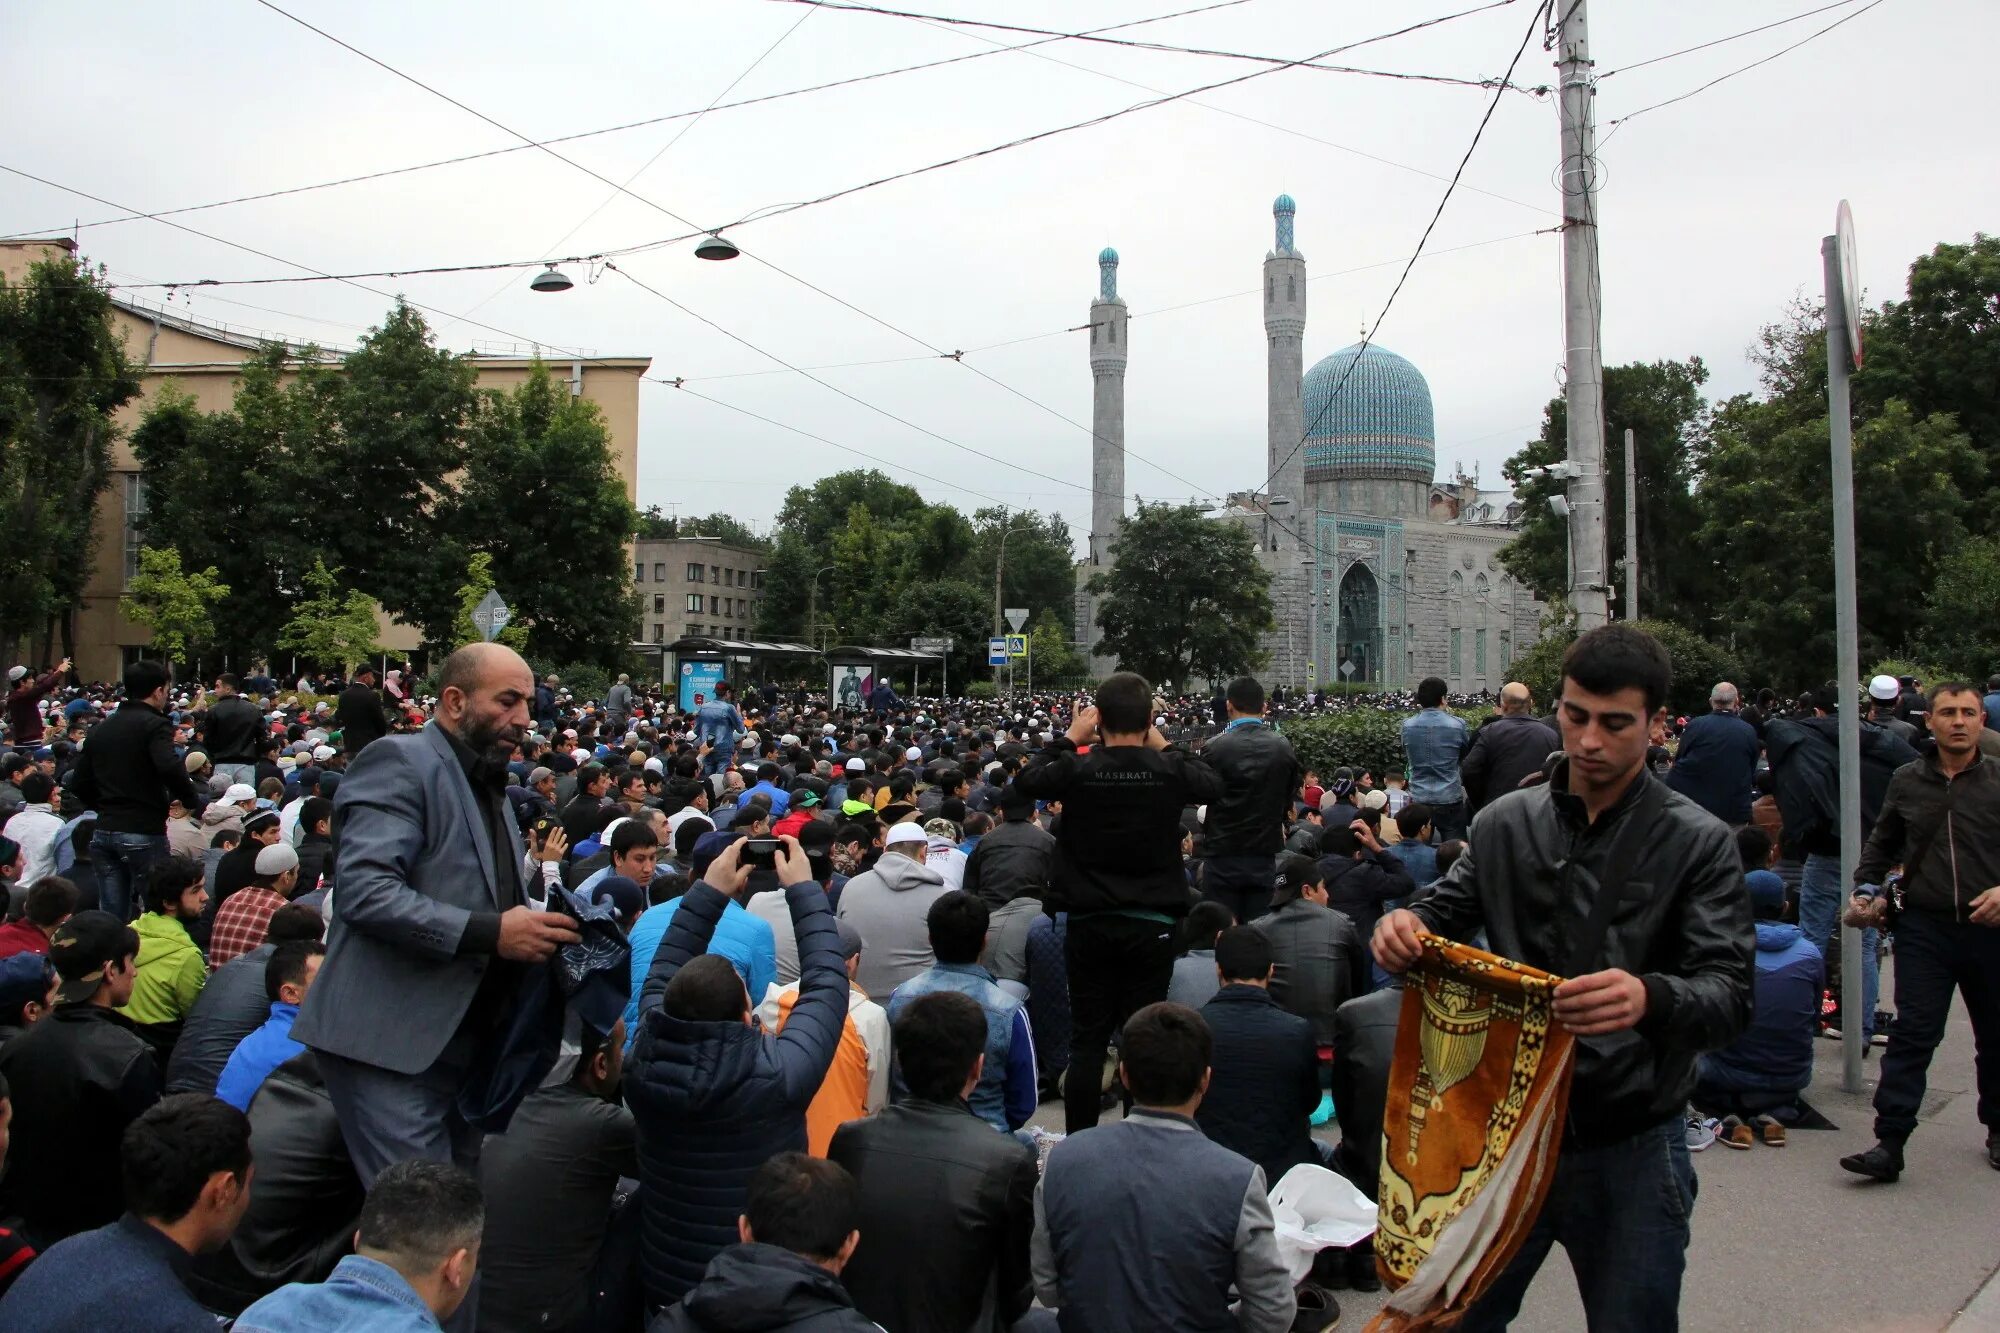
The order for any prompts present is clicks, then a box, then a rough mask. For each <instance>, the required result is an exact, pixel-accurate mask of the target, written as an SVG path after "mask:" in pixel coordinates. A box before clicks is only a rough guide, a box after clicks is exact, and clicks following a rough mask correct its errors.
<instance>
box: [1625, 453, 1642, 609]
mask: <svg viewBox="0 0 2000 1333" xmlns="http://www.w3.org/2000/svg"><path fill="white" fill-rule="evenodd" d="M1637 455H1638V450H1637V448H1636V447H1635V446H1634V445H1633V443H1632V428H1631V427H1630V426H1627V427H1626V428H1625V618H1626V619H1627V620H1637V619H1638V618H1639V468H1638V464H1637V463H1636V462H1635V461H1634V460H1635V459H1636V458H1637Z"/></svg>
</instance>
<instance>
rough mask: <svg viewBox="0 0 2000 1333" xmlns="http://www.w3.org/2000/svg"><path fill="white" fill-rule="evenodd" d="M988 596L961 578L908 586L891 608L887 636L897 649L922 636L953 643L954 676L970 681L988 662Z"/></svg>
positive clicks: (886, 627)
mask: <svg viewBox="0 0 2000 1333" xmlns="http://www.w3.org/2000/svg"><path fill="white" fill-rule="evenodd" d="M989 595H990V594H988V593H986V592H984V591H982V590H981V589H980V588H978V587H977V586H975V585H974V584H970V583H966V582H963V581H962V580H959V579H927V580H924V581H922V582H918V583H911V584H906V585H905V586H904V588H903V590H902V591H901V592H900V593H898V594H897V596H896V601H895V604H894V605H893V606H891V607H890V608H889V617H888V620H887V622H886V623H885V624H884V626H883V630H884V636H885V637H887V638H889V639H891V640H892V641H893V642H894V643H895V645H896V646H898V647H901V646H904V645H905V644H906V643H907V641H908V640H910V639H913V638H919V637H921V638H948V639H950V640H952V651H951V657H950V666H951V674H952V676H953V677H954V678H957V679H967V680H969V679H970V678H971V673H972V672H973V671H974V670H976V669H977V668H978V667H980V666H981V665H983V664H984V663H985V661H986V631H987V620H988V618H989V617H990V616H991V615H992V609H991V604H990V603H989V602H988V601H987V597H988V596H989Z"/></svg>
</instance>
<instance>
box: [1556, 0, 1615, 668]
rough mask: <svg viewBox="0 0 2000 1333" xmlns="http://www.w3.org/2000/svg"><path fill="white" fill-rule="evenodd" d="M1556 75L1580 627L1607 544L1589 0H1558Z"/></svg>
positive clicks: (1594, 595) (1585, 625)
mask: <svg viewBox="0 0 2000 1333" xmlns="http://www.w3.org/2000/svg"><path fill="white" fill-rule="evenodd" d="M1555 3H1556V5H1557V9H1558V13H1559V15H1560V19H1559V22H1558V25H1557V29H1556V70H1557V79H1556V82H1557V84H1558V85H1559V87H1560V94H1561V121H1562V190H1563V347H1564V348H1565V354H1564V372H1565V377H1564V389H1563V394H1564V398H1565V400H1566V402H1567V404H1568V409H1567V416H1568V419H1569V461H1570V462H1571V463H1572V464H1574V465H1575V468H1576V473H1575V480H1574V481H1573V482H1572V483H1571V485H1570V495H1569V501H1570V505H1571V510H1572V512H1571V514H1570V520H1569V524H1570V549H1571V552H1572V554H1573V557H1574V561H1575V564H1574V568H1573V572H1572V574H1571V576H1570V589H1569V596H1570V606H1571V608H1572V609H1573V610H1574V611H1575V612H1576V624H1577V628H1578V629H1580V630H1589V629H1595V628H1596V627H1597V626H1599V625H1602V624H1603V623H1604V622H1605V620H1606V618H1607V617H1608V615H1609V609H1610V608H1609V605H1608V602H1607V599H1606V597H1605V594H1606V592H1608V591H1609V587H1608V585H1607V584H1606V582H1605V568H1604V563H1605V549H1604V517H1605V516H1604V353H1603V350H1602V348H1601V347H1600V346H1599V336H1600V325H1601V323H1602V318H1601V315H1602V311H1601V308H1600V307H1601V306H1602V304H1603V299H1602V293H1603V287H1602V285H1601V283H1600V281H1599V278H1598V272H1597V130H1596V127H1595V124H1594V122H1593V120H1592V116H1593V113H1594V110H1595V99H1596V96H1597V90H1596V86H1595V83H1594V81H1593V77H1592V73H1591V70H1592V65H1591V63H1590V36H1589V26H1588V22H1587V20H1586V17H1585V13H1584V8H1585V0H1555Z"/></svg>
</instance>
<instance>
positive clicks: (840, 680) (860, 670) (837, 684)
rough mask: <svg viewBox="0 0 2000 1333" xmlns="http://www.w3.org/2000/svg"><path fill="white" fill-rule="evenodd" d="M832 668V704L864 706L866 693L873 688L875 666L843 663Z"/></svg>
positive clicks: (842, 706)
mask: <svg viewBox="0 0 2000 1333" xmlns="http://www.w3.org/2000/svg"><path fill="white" fill-rule="evenodd" d="M832 670H833V706H834V707H835V708H852V709H859V708H866V707H867V706H868V695H869V693H870V692H871V691H873V690H874V688H875V668H873V667H868V666H855V665H852V664H843V665H840V666H836V667H834V668H832Z"/></svg>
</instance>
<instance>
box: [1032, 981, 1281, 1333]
mask: <svg viewBox="0 0 2000 1333" xmlns="http://www.w3.org/2000/svg"><path fill="white" fill-rule="evenodd" d="M1210 1053H1211V1042H1210V1038H1209V1032H1208V1025H1207V1024H1206V1023H1204V1022H1203V1021H1202V1018H1201V1015H1200V1014H1197V1013H1195V1012H1194V1010H1192V1009H1189V1008H1186V1007H1185V1006H1183V1005H1178V1004H1172V1003H1167V1002H1162V1003H1159V1004H1149V1005H1147V1006H1146V1007H1145V1008H1143V1009H1141V1010H1139V1011H1138V1012H1137V1013H1135V1014H1133V1015H1132V1017H1131V1018H1129V1019H1127V1020H1126V1022H1125V1029H1124V1034H1123V1036H1122V1037H1121V1038H1120V1045H1119V1062H1118V1076H1119V1078H1120V1079H1122V1080H1123V1081H1124V1083H1125V1086H1126V1087H1127V1088H1128V1089H1129V1090H1130V1091H1131V1093H1132V1100H1133V1103H1134V1105H1133V1109H1132V1113H1131V1114H1130V1115H1128V1116H1127V1117H1126V1118H1125V1119H1123V1120H1120V1121H1118V1122H1117V1123H1115V1124H1109V1125H1098V1126H1094V1127H1093V1128H1090V1129H1085V1130H1079V1131H1077V1132H1076V1133H1074V1134H1071V1135H1070V1136H1069V1137H1068V1138H1066V1139H1064V1140H1063V1141H1062V1142H1061V1143H1058V1144H1057V1145H1056V1146H1055V1147H1054V1148H1053V1149H1052V1150H1051V1151H1050V1153H1049V1160H1048V1166H1047V1168H1046V1169H1045V1171H1044V1172H1043V1175H1042V1180H1041V1183H1040V1184H1039V1185H1037V1186H1036V1188H1035V1238H1034V1244H1033V1249H1032V1251H1031V1254H1032V1262H1033V1267H1034V1277H1035V1294H1036V1295H1037V1296H1038V1297H1040V1298H1041V1301H1042V1304H1044V1305H1047V1306H1050V1307H1052V1308H1054V1309H1057V1310H1059V1311H1060V1318H1061V1322H1062V1327H1063V1328H1065V1329H1089V1330H1091V1331H1092V1333H1124V1331H1125V1330H1131V1331H1132V1333H1141V1330H1144V1331H1145V1333H1152V1330H1156V1329H1234V1330H1242V1331H1243V1333H1285V1330H1288V1329H1290V1328H1291V1326H1292V1320H1293V1317H1294V1316H1295V1314H1296V1313H1297V1308H1298V1306H1297V1300H1296V1298H1295V1297H1294V1296H1293V1294H1292V1279H1291V1273H1290V1271H1289V1270H1288V1269H1287V1268H1286V1266H1285V1261H1284V1260H1283V1259H1282V1258H1281V1257H1279V1254H1278V1243H1277V1238H1276V1235H1275V1233H1274V1231H1273V1224H1272V1220H1271V1202H1270V1200H1269V1198H1267V1197H1266V1195H1265V1193H1264V1172H1263V1170H1262V1169H1261V1168H1260V1167H1258V1165H1257V1164H1256V1163H1255V1162H1252V1161H1250V1160H1249V1159H1248V1158H1246V1157H1244V1156H1242V1155H1240V1154H1238V1153H1234V1152H1231V1151H1230V1150H1229V1149H1227V1148H1224V1147H1222V1146H1221V1145H1220V1144H1217V1143H1212V1142H1210V1141H1209V1139H1208V1137H1207V1136H1206V1135H1204V1134H1203V1133H1202V1132H1201V1130H1200V1128H1199V1127H1198V1126H1197V1125H1196V1124H1195V1122H1194V1113H1195V1111H1196V1109H1197V1108H1199V1107H1200V1105H1201V1099H1202V1097H1203V1095H1204V1094H1205V1093H1206V1092H1207V1091H1208V1080H1209V1056H1210ZM1232 1289H1233V1295H1234V1297H1235V1298H1236V1299H1235V1300H1232V1299H1231V1298H1232Z"/></svg>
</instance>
